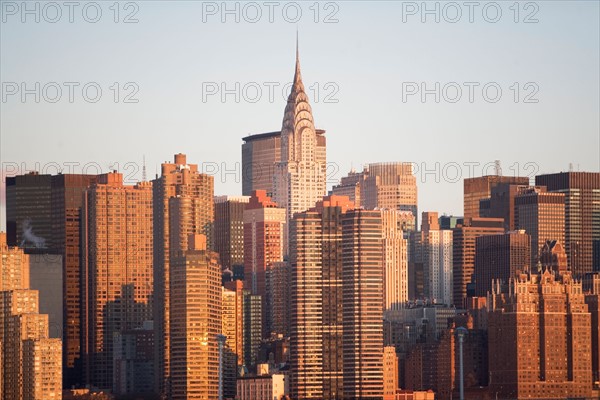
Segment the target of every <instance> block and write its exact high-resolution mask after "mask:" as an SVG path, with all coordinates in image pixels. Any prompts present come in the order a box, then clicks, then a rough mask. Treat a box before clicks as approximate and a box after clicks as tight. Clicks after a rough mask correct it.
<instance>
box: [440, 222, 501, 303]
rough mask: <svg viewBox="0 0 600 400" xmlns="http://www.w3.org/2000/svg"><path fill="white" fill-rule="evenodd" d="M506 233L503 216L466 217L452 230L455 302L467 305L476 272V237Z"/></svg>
mask: <svg viewBox="0 0 600 400" xmlns="http://www.w3.org/2000/svg"><path fill="white" fill-rule="evenodd" d="M502 233H504V220H503V219H502V218H465V219H464V222H463V223H462V224H459V225H458V226H457V227H456V228H454V229H453V230H452V269H453V272H452V280H453V296H452V297H453V303H454V305H456V306H457V307H459V308H463V307H465V306H466V304H465V300H466V299H467V285H468V284H469V283H471V282H472V281H473V274H474V273H475V239H476V238H477V237H479V236H483V235H498V234H502Z"/></svg>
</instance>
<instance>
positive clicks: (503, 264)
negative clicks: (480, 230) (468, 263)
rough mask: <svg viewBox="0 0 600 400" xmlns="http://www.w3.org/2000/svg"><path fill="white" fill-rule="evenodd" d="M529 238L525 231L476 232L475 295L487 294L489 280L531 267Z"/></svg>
mask: <svg viewBox="0 0 600 400" xmlns="http://www.w3.org/2000/svg"><path fill="white" fill-rule="evenodd" d="M530 261H531V238H530V237H529V235H528V234H526V233H525V232H524V231H511V232H507V233H505V234H499V235H485V236H479V237H477V238H476V239H475V295H476V296H480V297H485V296H487V293H488V292H489V291H491V290H492V280H498V279H500V280H502V281H504V282H508V280H509V279H510V278H511V277H512V276H514V275H515V274H516V273H517V272H526V271H530V270H531V265H530Z"/></svg>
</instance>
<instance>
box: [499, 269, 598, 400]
mask: <svg viewBox="0 0 600 400" xmlns="http://www.w3.org/2000/svg"><path fill="white" fill-rule="evenodd" d="M492 286H493V289H492V292H491V294H490V295H489V296H488V310H489V316H488V343H489V354H490V358H489V374H490V375H489V376H490V382H489V390H490V394H491V395H492V396H494V394H497V395H498V398H503V399H505V398H510V399H525V398H527V399H530V398H535V399H565V398H585V399H589V398H591V396H592V370H591V367H592V359H591V357H592V356H591V350H592V349H591V346H592V344H591V317H590V313H589V312H588V308H587V305H586V303H585V299H584V294H583V292H582V286H581V282H578V281H576V280H574V279H572V277H571V275H570V273H565V274H563V275H562V276H560V275H557V274H554V273H550V272H549V271H547V270H546V271H544V272H543V273H542V274H540V275H536V274H533V275H531V276H528V275H527V274H521V275H518V276H514V277H513V278H512V279H511V280H510V282H509V284H508V285H506V286H505V287H504V288H503V287H502V285H500V284H498V283H497V282H495V283H494V284H493V285H492Z"/></svg>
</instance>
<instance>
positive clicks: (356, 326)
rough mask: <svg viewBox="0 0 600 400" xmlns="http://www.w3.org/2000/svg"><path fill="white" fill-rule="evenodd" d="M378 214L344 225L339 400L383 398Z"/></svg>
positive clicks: (350, 216) (353, 217) (351, 214)
mask: <svg viewBox="0 0 600 400" xmlns="http://www.w3.org/2000/svg"><path fill="white" fill-rule="evenodd" d="M382 245H383V243H382V238H381V213H380V212H379V211H366V210H353V211H348V212H347V213H346V214H345V215H344V217H343V219H342V265H343V267H342V300H343V302H342V304H343V305H342V310H343V311H342V312H343V324H342V325H343V346H342V348H343V351H342V352H343V365H344V369H343V398H349V399H379V398H382V397H383V326H382V321H383V268H382V265H383V252H382Z"/></svg>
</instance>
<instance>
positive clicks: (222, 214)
mask: <svg viewBox="0 0 600 400" xmlns="http://www.w3.org/2000/svg"><path fill="white" fill-rule="evenodd" d="M249 200H250V197H249V196H215V229H214V234H215V238H214V241H215V246H214V248H215V251H216V252H217V253H219V257H220V260H221V267H222V268H223V269H227V268H229V269H230V270H232V271H233V266H234V265H244V210H245V209H246V206H247V205H248V201H249Z"/></svg>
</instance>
